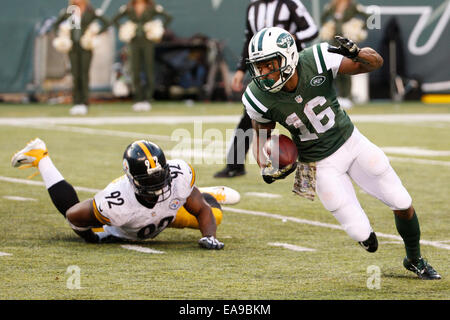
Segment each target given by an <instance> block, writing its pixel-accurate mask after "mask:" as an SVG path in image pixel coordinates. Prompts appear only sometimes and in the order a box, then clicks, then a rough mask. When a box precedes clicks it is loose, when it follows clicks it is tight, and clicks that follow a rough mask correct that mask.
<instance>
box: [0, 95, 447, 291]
mask: <svg viewBox="0 0 450 320" xmlns="http://www.w3.org/2000/svg"><path fill="white" fill-rule="evenodd" d="M68 109H69V106H59V105H55V106H47V105H0V118H4V117H38V116H39V117H41V116H45V117H66V116H68ZM241 112H242V106H241V105H240V104H238V103H211V104H205V103H195V105H194V106H193V107H189V106H187V105H186V104H184V103H183V102H177V103H171V102H160V103H155V104H154V107H153V110H152V111H151V112H149V113H143V114H136V113H133V112H131V104H119V103H116V104H106V103H105V104H102V105H94V106H92V107H91V110H90V116H94V117H103V116H141V115H142V116H143V115H145V116H152V115H158V116H161V115H167V116H168V117H170V116H186V115H240V113H241ZM449 112H450V107H449V106H447V105H440V106H439V105H435V106H430V105H422V104H419V103H416V104H414V103H406V104H401V105H391V104H372V105H363V106H357V107H355V108H354V109H352V110H350V111H349V114H350V115H353V114H391V113H392V114H395V113H449ZM80 118H82V117H80ZM69 127H70V126H69ZM72 127H76V128H80V127H82V128H91V129H94V130H100V129H107V130H114V131H120V132H127V133H130V136H127V135H124V136H114V135H110V134H107V133H105V132H103V133H102V132H100V131H98V132H97V133H94V134H87V133H80V132H70V131H67V130H62V129H61V128H58V127H48V128H45V127H43V128H32V127H17V126H8V125H2V126H0V137H1V140H0V141H1V142H0V146H1V150H2V152H1V153H0V176H2V177H13V178H19V179H25V178H26V177H27V176H28V175H29V174H31V173H32V172H33V169H29V170H24V171H23V170H17V169H13V168H11V167H10V164H9V161H10V158H11V155H12V154H13V153H14V152H15V151H16V150H18V149H20V148H22V147H23V146H24V145H25V144H26V142H28V141H29V140H30V139H32V138H34V137H37V136H39V137H40V138H42V139H43V140H44V141H45V142H46V143H47V146H48V148H49V151H50V155H51V158H52V160H53V162H54V163H55V164H56V166H57V167H58V168H59V169H60V171H61V172H62V174H63V175H64V176H65V178H66V180H68V181H69V182H70V183H72V184H73V185H75V186H81V187H89V188H96V189H100V188H103V187H104V186H105V185H106V184H108V183H109V182H110V181H111V180H112V179H114V178H116V177H118V176H119V175H121V174H122V171H121V163H122V161H121V157H122V152H123V150H124V148H125V147H126V146H127V144H128V143H130V142H131V141H133V140H134V139H135V138H134V137H132V136H131V133H132V132H137V133H143V134H149V135H150V134H152V135H161V136H166V137H170V136H171V134H172V133H173V132H174V130H176V129H177V128H178V129H179V128H184V129H187V130H188V131H189V132H194V126H193V125H192V124H181V125H162V124H158V125H144V124H139V125H133V124H127V125H98V126H94V125H83V124H81V125H73V126H72ZM234 127H235V124H217V125H214V124H204V125H203V133H205V132H206V131H207V130H208V129H218V130H219V132H221V133H222V134H223V135H224V136H225V130H227V129H228V130H232V129H234ZM357 127H358V128H359V129H360V131H361V132H363V133H364V134H365V135H366V136H367V137H368V138H369V139H371V140H372V141H373V142H375V143H376V144H378V145H379V146H381V147H388V146H408V147H419V148H423V149H430V150H440V151H449V150H450V143H449V137H450V124H449V123H448V122H438V123H423V124H391V123H360V124H357ZM281 131H283V130H281ZM201 138H205V137H204V136H202V137H201ZM156 140H157V139H156ZM156 140H155V142H157V143H159V144H160V145H161V146H162V147H163V148H164V150H165V151H166V150H171V149H172V148H173V147H174V146H175V145H176V144H177V142H175V141H168V140H167V139H163V138H161V139H160V140H159V141H156ZM222 152H223V151H222ZM388 155H389V154H388ZM393 156H395V157H398V158H404V159H405V160H408V159H411V158H413V159H422V160H435V161H441V162H446V163H447V165H445V164H444V165H443V164H420V163H412V162H401V161H392V165H393V167H394V169H395V170H396V171H397V173H398V174H399V176H400V177H401V178H402V181H403V183H404V185H405V186H406V187H407V189H408V190H409V192H410V194H411V196H412V197H413V201H414V206H415V208H416V210H417V214H418V217H419V221H420V223H421V231H422V239H424V240H428V241H436V242H437V241H445V242H443V244H447V245H450V241H449V240H450V238H449V225H450V215H449V209H448V207H449V206H448V204H449V200H448V196H449V194H450V188H449V186H450V184H449V182H448V181H450V167H449V165H448V162H449V161H450V156H410V155H393ZM219 158H220V157H219ZM187 160H191V163H192V162H194V161H192V160H193V159H187ZM193 165H194V167H195V169H196V173H197V185H198V186H211V185H222V184H226V185H227V186H229V187H232V188H234V189H236V190H238V191H239V192H240V193H241V197H242V198H241V202H240V203H239V204H236V205H234V206H230V208H234V209H246V210H253V211H258V212H266V213H269V214H278V215H283V216H286V217H293V218H299V219H306V220H311V221H319V222H323V223H328V224H333V225H337V221H336V220H335V219H334V218H333V216H332V215H331V214H330V213H328V212H327V211H326V210H325V209H324V208H323V207H322V205H321V204H320V202H319V201H318V200H317V199H316V200H315V201H314V202H310V201H308V200H305V199H302V198H299V197H297V196H294V195H293V194H292V192H291V188H292V177H289V178H288V179H286V180H284V181H280V182H276V183H274V184H273V185H266V184H265V183H264V182H263V181H262V179H261V178H260V176H259V170H258V168H257V166H256V165H254V164H249V165H248V166H247V172H248V173H247V175H245V176H243V177H238V178H235V179H229V180H217V179H214V178H212V175H213V174H214V172H216V171H217V170H219V169H221V168H222V167H223V165H222V164H220V163H219V161H216V162H213V163H210V164H206V163H204V162H202V163H193ZM32 181H41V178H40V176H37V177H35V178H34V179H33V180H32ZM357 190H358V192H357V194H358V197H359V199H360V201H361V204H362V206H363V208H364V209H365V211H366V213H367V215H368V217H369V219H370V221H371V223H372V226H373V228H374V229H375V231H377V232H380V233H384V234H392V235H397V232H396V229H395V225H394V217H393V215H392V212H391V211H390V210H389V208H387V207H386V206H384V205H383V204H382V203H380V202H379V201H378V200H376V199H373V198H372V197H370V196H368V195H367V194H365V193H363V192H361V191H360V190H359V189H358V188H357ZM246 192H266V193H275V194H279V195H281V196H282V197H281V198H278V199H270V198H255V197H253V196H250V195H246ZM92 195H93V194H92V193H87V192H80V193H79V197H80V199H86V198H88V197H91V196H92ZM5 196H19V197H26V198H32V199H34V201H16V200H9V199H7V198H5ZM0 215H1V222H0V235H1V236H0V252H5V253H10V254H12V255H10V256H0V299H287V300H298V299H345V300H347V299H364V300H373V299H413V300H415V299H440V300H444V299H449V298H450V280H449V278H450V256H449V251H448V250H447V249H444V248H437V247H434V246H430V245H423V246H422V254H423V255H424V256H425V257H426V258H427V259H428V260H429V261H430V263H431V264H432V265H433V266H434V267H435V268H436V269H437V270H438V271H439V272H440V274H441V275H442V277H443V279H442V280H440V281H421V280H419V279H417V278H416V277H415V275H414V274H412V273H411V272H409V271H406V270H405V269H404V268H403V266H402V259H403V257H404V254H405V252H404V248H403V245H402V244H399V243H395V241H393V240H392V239H388V238H383V237H380V238H379V241H380V247H379V250H378V251H377V252H376V253H374V254H369V253H367V252H366V251H364V250H363V249H362V248H360V247H359V246H358V245H357V244H356V243H355V242H354V241H353V240H351V239H350V238H349V237H348V236H347V235H346V234H345V233H344V232H343V231H341V230H335V229H330V228H325V227H318V226H311V225H307V224H300V223H295V222H291V221H287V222H283V220H281V219H275V218H272V217H263V216H254V215H249V214H244V213H240V212H234V211H228V210H226V209H225V211H224V218H223V221H222V224H221V225H220V226H219V228H218V232H217V236H218V238H219V239H220V240H222V241H224V243H225V249H224V250H222V251H207V250H202V249H200V248H199V247H198V245H197V240H198V239H199V237H200V233H199V231H198V230H191V229H183V230H177V229H166V230H165V231H164V232H162V233H161V234H160V235H159V236H158V237H157V238H155V239H154V240H150V241H147V242H143V243H140V245H141V246H144V247H148V248H151V249H155V250H160V251H164V254H146V253H141V252H135V251H129V250H126V249H124V248H122V247H121V246H120V245H118V244H107V245H89V244H85V243H84V242H83V241H82V240H81V239H79V238H78V237H77V236H76V235H75V234H74V233H73V232H72V231H71V230H70V228H69V226H68V225H67V224H66V222H65V221H64V219H63V217H62V216H61V215H60V214H59V213H58V212H57V210H56V209H55V208H54V207H53V205H52V203H51V201H50V199H49V197H48V193H47V191H46V190H45V188H44V187H42V186H33V185H25V184H20V183H11V182H6V181H1V183H0ZM270 242H279V243H289V244H292V245H297V246H301V247H307V248H312V249H315V250H316V251H314V252H296V251H292V250H288V249H284V248H281V247H275V246H269V245H268V243H270ZM69 266H78V267H79V268H80V275H81V277H80V285H81V289H79V290H77V289H73V290H71V289H68V288H67V281H68V279H69V278H70V275H69V274H67V273H66V270H67V268H68V267H69ZM370 266H376V267H378V268H379V269H380V271H381V282H380V289H373V290H371V289H369V288H368V286H367V281H368V279H369V278H370V276H371V274H369V273H367V269H368V267H370Z"/></svg>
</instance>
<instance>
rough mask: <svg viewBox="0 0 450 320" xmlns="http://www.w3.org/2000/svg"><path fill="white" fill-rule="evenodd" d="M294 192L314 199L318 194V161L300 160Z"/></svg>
mask: <svg viewBox="0 0 450 320" xmlns="http://www.w3.org/2000/svg"><path fill="white" fill-rule="evenodd" d="M292 192H294V193H296V194H298V195H299V196H301V197H304V198H306V199H309V200H311V201H313V200H314V196H315V194H316V163H315V162H309V163H305V162H299V163H298V165H297V171H296V172H295V179H294V186H293V188H292Z"/></svg>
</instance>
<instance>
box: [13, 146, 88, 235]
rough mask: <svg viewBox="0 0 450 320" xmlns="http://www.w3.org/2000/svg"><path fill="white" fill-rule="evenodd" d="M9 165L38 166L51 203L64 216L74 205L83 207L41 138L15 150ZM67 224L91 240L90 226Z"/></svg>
mask: <svg viewBox="0 0 450 320" xmlns="http://www.w3.org/2000/svg"><path fill="white" fill-rule="evenodd" d="M11 165H12V166H13V167H18V168H22V169H23V168H31V167H36V168H38V169H39V172H40V173H41V176H42V179H43V180H44V184H45V187H46V188H47V191H48V193H49V195H50V198H51V199H52V202H53V204H54V205H55V207H56V209H58V211H59V212H60V213H61V214H62V215H63V216H64V218H66V213H67V212H68V211H69V209H71V208H72V209H71V210H72V211H74V208H75V207H76V206H79V207H80V209H85V206H86V204H85V203H84V202H83V203H79V202H80V201H79V199H78V195H77V193H76V191H75V189H74V188H73V186H72V185H71V184H69V183H68V182H67V181H66V180H65V179H64V177H63V176H62V174H61V173H60V172H59V170H58V169H57V168H56V167H55V165H54V164H53V162H52V160H51V159H50V157H49V155H48V150H47V146H46V145H45V143H44V141H42V140H41V139H39V138H36V139H34V140H32V141H30V142H29V143H28V144H27V145H26V146H25V148H23V149H22V150H20V151H18V152H16V153H15V154H14V155H13V157H12V159H11ZM78 211H81V210H78ZM84 211H85V210H83V212H84ZM68 222H69V220H68ZM69 224H70V225H71V227H72V229H73V230H74V231H75V232H76V233H77V234H78V235H80V236H81V237H83V238H84V239H85V240H86V241H89V240H92V237H91V236H92V231H91V230H90V228H77V227H76V226H74V225H73V224H72V223H70V222H69Z"/></svg>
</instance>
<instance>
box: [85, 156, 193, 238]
mask: <svg viewBox="0 0 450 320" xmlns="http://www.w3.org/2000/svg"><path fill="white" fill-rule="evenodd" d="M167 163H168V164H169V168H170V173H171V176H172V184H171V194H170V196H169V197H168V198H167V199H166V200H164V201H162V202H158V203H157V204H156V205H155V206H154V207H153V208H152V209H149V208H147V207H145V206H143V205H142V204H141V203H139V201H138V200H137V199H136V195H135V193H134V188H133V186H132V184H131V182H130V181H129V180H128V178H127V177H126V176H125V175H123V176H122V177H120V178H118V179H116V180H114V181H113V182H111V183H110V184H109V185H108V186H107V187H106V188H105V189H103V190H102V191H100V192H98V193H97V194H96V195H95V196H94V201H93V205H94V213H95V215H96V217H97V219H98V220H99V221H101V222H102V223H104V224H105V225H104V227H103V228H104V230H105V232H107V233H108V234H112V235H114V236H116V237H119V238H126V239H130V240H143V239H147V238H154V237H156V236H157V235H158V234H159V233H160V232H161V231H163V230H164V229H165V228H166V227H167V226H168V225H169V224H170V223H171V222H172V221H174V220H175V218H176V215H177V212H178V209H180V207H181V206H183V205H184V204H185V203H186V199H187V198H188V197H189V196H190V194H191V192H192V189H193V187H194V182H195V172H194V170H193V169H192V167H191V166H190V165H189V164H188V163H186V162H185V161H184V160H168V161H167Z"/></svg>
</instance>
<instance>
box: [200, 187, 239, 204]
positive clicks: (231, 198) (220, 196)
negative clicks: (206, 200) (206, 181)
mask: <svg viewBox="0 0 450 320" xmlns="http://www.w3.org/2000/svg"><path fill="white" fill-rule="evenodd" d="M198 189H199V190H200V192H204V193H209V194H210V195H212V196H213V197H214V198H215V199H216V200H217V202H218V203H220V204H236V203H238V202H239V201H240V200H241V195H240V194H239V192H237V191H236V190H234V189H231V188H228V187H225V186H218V187H204V188H198Z"/></svg>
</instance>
